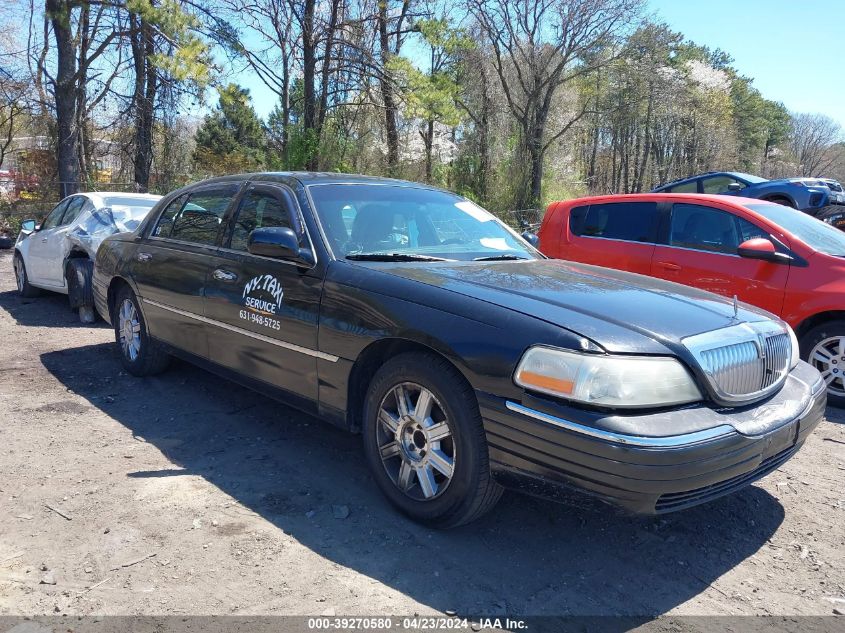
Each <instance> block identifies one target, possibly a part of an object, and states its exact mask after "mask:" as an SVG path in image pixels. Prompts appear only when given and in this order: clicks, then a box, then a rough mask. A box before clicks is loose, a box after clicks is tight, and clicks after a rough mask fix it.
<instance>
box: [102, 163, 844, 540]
mask: <svg viewBox="0 0 845 633" xmlns="http://www.w3.org/2000/svg"><path fill="white" fill-rule="evenodd" d="M93 288H94V300H95V303H96V306H97V309H98V311H99V312H100V314H102V316H103V317H104V318H105V319H106V320H107V321H109V322H110V323H111V324H113V326H114V332H115V340H116V346H117V350H118V355H119V358H120V361H121V362H122V364H123V366H124V367H125V369H126V370H127V371H128V372H130V373H131V374H134V375H136V376H147V375H151V374H156V373H159V372H162V371H164V370H165V369H166V368H167V365H168V362H169V361H170V359H171V357H173V356H178V357H181V358H183V359H187V360H188V361H190V362H193V363H197V364H199V365H201V366H203V367H205V368H207V369H209V370H211V371H213V372H216V373H218V374H220V375H222V376H225V377H228V378H230V379H232V380H234V381H237V382H239V383H242V384H244V385H246V386H248V387H250V388H253V389H255V390H257V391H259V392H261V393H263V394H266V395H268V396H271V397H273V398H276V399H278V400H281V401H283V402H284V403H286V404H287V405H289V406H292V407H295V408H298V409H300V410H302V411H304V412H306V413H308V414H311V415H314V416H317V417H319V418H321V419H322V420H325V421H326V422H329V423H332V424H335V425H338V426H340V427H342V428H344V429H348V430H349V431H351V432H354V433H360V434H361V436H362V439H363V441H362V453H363V457H364V459H365V460H366V462H367V463H368V465H369V467H370V469H371V472H372V477H373V482H374V484H375V485H377V486H378V487H379V488H380V489H381V491H382V492H383V493H384V495H385V496H386V497H387V499H388V500H389V501H390V502H391V503H392V504H393V505H394V506H396V507H397V508H398V509H399V510H400V511H402V512H404V513H405V514H407V515H408V516H410V517H411V518H413V519H415V520H417V521H420V522H422V523H425V524H428V525H432V526H436V527H451V526H455V525H459V524H462V523H466V522H469V521H472V520H474V519H476V518H477V517H479V516H481V515H482V514H483V513H485V512H486V511H488V510H490V509H491V508H492V507H493V506H494V505H495V503H496V501H497V500H498V499H499V496H500V494H501V491H502V489H503V488H506V487H508V488H516V489H521V490H528V491H530V492H531V493H532V494H541V495H546V496H549V497H559V496H560V497H562V496H563V495H560V493H562V492H567V494H568V491H571V490H577V491H581V492H583V493H586V494H589V495H592V496H593V497H595V498H597V499H600V500H602V501H605V502H608V503H610V504H613V505H615V506H618V507H621V508H622V509H624V510H627V511H630V512H634V513H645V514H655V513H664V512H670V511H676V510H682V509H685V508H688V507H691V506H694V505H696V504H699V503H703V502H707V501H711V500H713V499H716V498H718V497H721V496H723V495H726V494H728V493H731V492H734V491H737V490H739V489H741V488H743V487H744V486H747V485H748V484H750V483H751V482H753V481H755V480H756V479H758V478H760V477H763V476H764V475H766V474H767V473H769V472H771V471H773V470H774V469H777V468H778V467H779V466H780V465H781V464H783V463H784V462H785V461H786V460H788V459H789V458H790V457H792V456H793V455H794V454H795V453H796V451H798V450H799V449H800V447H801V446H802V444H803V443H804V441H805V439H806V438H807V436H808V435H809V434H810V433H811V432H812V431H813V428H814V427H815V426H816V425H817V424H818V423H819V421H820V420H821V418H822V415H823V412H824V408H825V402H826V397H827V396H826V390H825V383H824V381H823V380H822V379H821V376H820V374H819V372H818V371H817V370H816V369H815V368H813V367H811V366H810V365H808V364H807V363H805V362H803V361H801V360H800V359H799V350H798V344H797V342H796V339H795V335H794V333H793V332H792V329H791V328H790V327H789V325H787V324H786V323H785V322H783V321H781V320H780V319H778V318H777V317H775V316H773V315H772V314H770V313H768V312H765V311H763V310H761V309H758V308H755V307H752V306H750V305H746V304H742V303H738V302H737V301H736V300H733V299H731V298H725V297H721V296H718V295H715V294H711V293H708V292H704V291H701V290H697V289H693V288H688V287H685V286H681V285H678V284H675V283H672V282H669V281H665V280H659V279H650V278H647V277H643V276H640V275H635V274H631V273H626V272H622V271H618V270H610V269H607V268H599V267H595V266H590V265H586V264H577V263H571V262H567V261H558V260H551V259H547V258H546V257H545V256H543V255H542V254H540V253H539V252H538V251H537V250H535V249H534V248H533V247H532V246H531V245H530V244H529V243H528V242H527V241H525V240H524V239H522V238H521V237H520V236H519V235H518V234H517V233H515V232H514V231H513V230H512V229H510V228H509V227H508V226H507V225H506V224H504V223H503V222H500V221H499V220H498V219H497V218H496V217H494V216H493V215H491V214H490V213H488V212H487V211H485V210H484V209H482V208H480V207H479V206H478V205H476V204H475V203H473V202H472V201H470V200H467V199H465V198H462V197H460V196H458V195H455V194H452V193H448V192H446V191H442V190H439V189H436V188H433V187H429V186H425V185H421V184H415V183H410V182H403V181H397V180H387V179H382V178H369V177H364V176H350V175H343V174H317V173H256V174H244V175H236V176H227V177H222V178H216V179H212V180H207V181H204V182H200V183H197V184H193V185H189V186H187V187H185V188H183V189H180V190H178V191H175V192H173V193H171V194H169V195H167V196H165V197H164V198H163V199H162V200H161V201H159V203H158V204H157V205H156V206H155V208H154V209H153V211H152V212H151V213H150V214H149V215H148V216H147V217H146V219H145V220H144V221H143V222H142V223H141V225H140V226H139V227H138V228H137V229H136V230H135V231H134V232H131V233H120V234H117V235H114V236H111V237H109V238H107V239H106V240H105V241H104V243H103V245H102V246H101V247H100V249H99V251H98V253H97V258H96V264H95V270H94V282H93ZM314 432H315V433H318V432H320V431H319V429H315V431H314ZM326 458H327V459H328V458H329V456H328V455H327V456H326Z"/></svg>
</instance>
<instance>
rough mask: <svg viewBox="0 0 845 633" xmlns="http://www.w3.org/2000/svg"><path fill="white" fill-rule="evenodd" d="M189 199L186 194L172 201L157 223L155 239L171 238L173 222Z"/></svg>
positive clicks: (154, 232)
mask: <svg viewBox="0 0 845 633" xmlns="http://www.w3.org/2000/svg"><path fill="white" fill-rule="evenodd" d="M187 199H188V196H187V194H185V195H182V196H178V197H176V198H174V199H173V200H171V201H170V203H169V204H168V205H167V207H165V209H164V211H162V212H161V215H160V216H159V218H158V222H156V227H155V228H154V229H153V237H170V233H171V231H172V230H173V220H174V218H175V217H176V216H177V215H178V214H179V212H180V211H181V210H182V205H183V204H185V200H187Z"/></svg>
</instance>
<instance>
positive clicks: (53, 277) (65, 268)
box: [14, 191, 161, 323]
mask: <svg viewBox="0 0 845 633" xmlns="http://www.w3.org/2000/svg"><path fill="white" fill-rule="evenodd" d="M160 199H161V196H156V195H152V194H145V193H120V192H105V191H100V192H92V193H78V194H74V195H72V196H68V197H67V198H65V199H64V200H62V201H61V202H60V203H59V204H57V205H56V207H55V208H54V209H53V210H52V211H50V213H49V214H48V215H47V217H46V218H45V219H44V221H43V222H42V223H41V224H40V225H39V224H37V223H36V221H35V220H24V221H23V222H22V223H21V232H20V234H19V235H18V239H17V242H15V255H14V267H15V279H16V280H17V284H18V292H19V293H20V294H21V296H24V297H34V296H36V295H38V294H39V293H40V291H41V290H51V291H53V292H60V293H63V294H66V295H68V299H69V300H70V306H71V308H74V309H78V310H79V318H80V319H81V320H82V321H83V323H91V322H93V321H94V320H95V319H96V312H95V311H94V300H93V296H92V294H91V292H92V290H91V274H92V271H93V266H94V259H95V257H96V255H97V249H98V248H99V246H100V243H101V242H102V241H103V240H104V239H105V238H106V237H108V236H109V235H113V234H114V233H121V232H124V231H134V230H135V228H137V226H138V225H139V224H140V223H141V220H143V219H144V218H145V217H146V216H147V213H149V212H150V209H152V208H153V207H154V206H155V204H156V202H158V201H159V200H160Z"/></svg>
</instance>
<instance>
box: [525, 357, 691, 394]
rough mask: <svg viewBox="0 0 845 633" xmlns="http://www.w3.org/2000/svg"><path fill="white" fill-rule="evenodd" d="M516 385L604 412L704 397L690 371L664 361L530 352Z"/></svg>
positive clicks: (665, 359) (656, 358)
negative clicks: (592, 406) (587, 405)
mask: <svg viewBox="0 0 845 633" xmlns="http://www.w3.org/2000/svg"><path fill="white" fill-rule="evenodd" d="M514 382H515V383H516V384H517V385H519V386H520V387H522V388H523V389H527V390H529V391H537V392H540V393H545V394H549V395H552V396H556V397H559V398H566V399H568V400H575V401H578V402H583V403H585V404H592V405H596V406H605V407H618V408H643V407H661V406H671V405H676V404H684V403H687V402H696V401H698V400H701V398H702V396H701V392H700V391H699V389H698V387H697V386H696V384H695V381H694V380H693V378H692V376H691V375H690V374H689V372H688V371H687V369H686V367H684V365H682V364H681V363H680V362H679V361H678V360H676V359H674V358H669V357H665V356H611V355H608V354H582V353H578V352H573V351H570V350H562V349H557V348H552V347H539V346H538V347H532V348H530V349H529V350H528V351H527V352H525V354H524V355H523V357H522V360H521V361H520V362H519V365H518V366H517V369H516V373H515V374H514Z"/></svg>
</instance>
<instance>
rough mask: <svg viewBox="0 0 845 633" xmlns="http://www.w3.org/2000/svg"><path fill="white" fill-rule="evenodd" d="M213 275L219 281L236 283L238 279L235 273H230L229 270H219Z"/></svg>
mask: <svg viewBox="0 0 845 633" xmlns="http://www.w3.org/2000/svg"><path fill="white" fill-rule="evenodd" d="M211 274H212V275H213V276H214V278H215V279H217V280H219V281H235V280H236V279H237V278H238V276H237V275H236V274H235V273H233V272H230V271H228V270H223V269H222V268H218V269H217V270H215V271H214V272H213V273H211Z"/></svg>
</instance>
